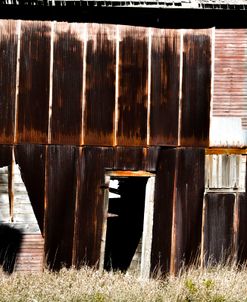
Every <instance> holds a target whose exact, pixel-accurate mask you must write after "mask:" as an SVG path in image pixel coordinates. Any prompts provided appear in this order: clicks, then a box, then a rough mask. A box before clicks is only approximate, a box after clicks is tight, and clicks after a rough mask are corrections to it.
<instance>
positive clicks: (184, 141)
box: [180, 29, 211, 147]
mask: <svg viewBox="0 0 247 302" xmlns="http://www.w3.org/2000/svg"><path fill="white" fill-rule="evenodd" d="M210 100H211V30H210V29H209V30H206V29H203V30H191V31H185V32H184V36H183V82H182V106H181V110H182V112H181V134H180V143H181V146H201V147H207V146H208V145H209V116H210Z"/></svg>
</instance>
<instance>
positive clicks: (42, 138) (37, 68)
mask: <svg viewBox="0 0 247 302" xmlns="http://www.w3.org/2000/svg"><path fill="white" fill-rule="evenodd" d="M50 40H51V22H44V21H30V22H29V21H21V40H20V77H19V94H18V114H17V121H18V122H17V142H19V143H21V142H27V143H28V142H30V143H43V144H44V143H47V142H48V118H49V82H50V48H51V41H50Z"/></svg>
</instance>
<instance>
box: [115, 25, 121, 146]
mask: <svg viewBox="0 0 247 302" xmlns="http://www.w3.org/2000/svg"><path fill="white" fill-rule="evenodd" d="M119 40H120V34H119V25H116V71H115V72H116V80H115V81H116V83H115V120H114V126H113V127H114V138H113V146H117V132H118V118H119V112H118V96H119Z"/></svg>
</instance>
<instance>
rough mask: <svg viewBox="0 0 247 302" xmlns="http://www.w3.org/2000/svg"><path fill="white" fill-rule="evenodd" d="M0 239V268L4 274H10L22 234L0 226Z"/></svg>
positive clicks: (8, 227) (5, 226)
mask: <svg viewBox="0 0 247 302" xmlns="http://www.w3.org/2000/svg"><path fill="white" fill-rule="evenodd" d="M0 239H1V240H0V266H2V269H3V271H4V272H6V273H9V274H11V273H12V272H13V270H14V267H15V261H16V255H17V253H18V251H19V249H20V246H21V241H22V233H21V231H20V230H17V229H14V228H12V227H10V226H8V225H0Z"/></svg>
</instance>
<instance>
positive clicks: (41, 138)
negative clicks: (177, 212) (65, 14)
mask: <svg viewBox="0 0 247 302" xmlns="http://www.w3.org/2000/svg"><path fill="white" fill-rule="evenodd" d="M0 30H1V32H0V33H1V39H0V43H1V45H2V46H1V47H2V53H3V54H4V57H2V58H3V64H1V78H2V81H1V85H2V93H3V98H1V102H2V104H1V107H2V108H3V109H2V110H3V111H2V112H4V114H3V115H1V118H0V122H1V128H2V129H3V132H2V133H1V134H0V137H1V138H0V142H1V143H2V144H6V143H9V144H12V143H17V144H20V143H33V144H36V143H39V144H47V143H48V144H70V145H98V146H132V147H133V146H149V145H150V146H152V145H154V146H157V145H162V146H180V145H181V146H200V147H207V146H208V129H209V108H210V93H211V81H210V79H211V46H212V45H211V35H212V30H211V29H200V30H199V29H198V30H179V29H177V30H174V29H154V28H146V27H131V26H122V25H121V26H120V25H102V24H87V23H84V24H83V23H81V24H80V23H65V22H64V23H62V22H41V21H20V20H18V21H14V20H1V22H0ZM6 77H7V80H6ZM133 84H134V85H133ZM202 86H203V89H202ZM191 115H193V116H194V119H191ZM195 121H196V122H195Z"/></svg>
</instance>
